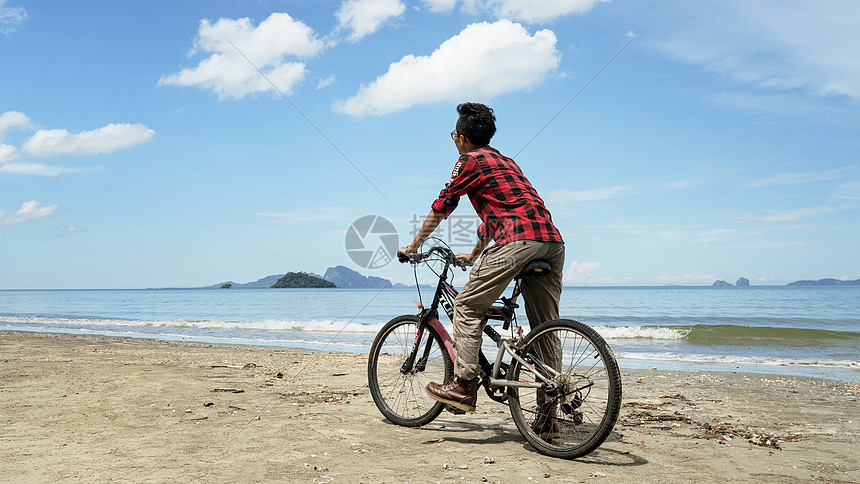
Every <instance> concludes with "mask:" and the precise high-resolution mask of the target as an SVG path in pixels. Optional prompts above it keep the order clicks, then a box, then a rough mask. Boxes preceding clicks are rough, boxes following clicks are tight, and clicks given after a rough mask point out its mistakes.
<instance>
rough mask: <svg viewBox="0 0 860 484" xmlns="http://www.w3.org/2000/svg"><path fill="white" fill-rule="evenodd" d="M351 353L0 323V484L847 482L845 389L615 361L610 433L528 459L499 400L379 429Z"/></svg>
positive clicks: (855, 393)
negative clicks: (615, 416) (570, 449)
mask: <svg viewBox="0 0 860 484" xmlns="http://www.w3.org/2000/svg"><path fill="white" fill-rule="evenodd" d="M366 363H367V357H366V356H365V355H352V354H340V353H318V352H311V351H306V350H298V349H289V348H280V347H256V346H225V345H206V344H193V343H176V342H162V341H154V340H140V339H123V338H107V337H95V336H72V335H59V334H35V333H33V334H30V333H18V332H0V424H2V426H0V429H2V430H0V481H3V482H56V481H60V482H119V481H121V482H186V481H191V480H194V481H198V482H243V483H245V482H273V481H275V482H278V481H279V482H309V483H313V482H320V483H321V482H334V483H337V482H344V483H359V482H365V483H376V482H401V483H402V482H412V483H423V482H504V483H508V482H530V481H537V482H547V483H549V482H635V483H640V484H642V483H653V482H660V483H674V482H693V481H697V482H757V483H758V482H769V483H772V482H775V483H794V482H855V483H856V482H860V403H858V399H860V383H858V382H857V381H854V382H836V381H830V380H813V379H808V378H792V377H786V376H784V375H783V376H775V375H763V374H741V373H716V372H709V373H696V372H675V371H657V370H622V373H623V376H624V405H623V407H622V409H621V416H620V419H619V422H618V424H617V425H616V427H615V431H614V432H613V434H612V435H611V436H610V437H609V439H608V441H607V442H606V443H605V444H604V445H603V446H602V447H601V448H600V449H598V450H597V451H595V452H593V453H592V454H590V455H588V456H586V457H583V458H580V459H577V460H573V461H569V460H560V459H554V458H550V457H546V456H543V455H541V454H539V453H537V452H536V451H535V450H534V449H532V448H531V447H530V446H529V445H528V444H527V443H526V442H525V440H524V439H523V438H522V436H521V435H520V434H519V432H518V431H517V430H516V427H515V426H514V423H513V421H512V420H511V418H510V414H509V412H508V408H507V407H506V406H504V405H501V404H498V403H495V402H493V401H491V400H490V399H489V398H487V397H486V395H483V394H479V397H478V412H476V413H474V414H469V415H461V416H455V415H452V414H449V413H443V414H442V415H441V416H440V417H439V418H438V419H437V420H436V421H434V422H432V423H431V424H430V425H428V426H427V427H424V428H421V429H408V428H403V427H398V426H396V425H392V424H390V423H389V422H387V421H386V420H385V419H384V418H383V417H382V416H381V414H380V413H379V412H378V410H377V409H376V407H375V405H374V404H373V402H372V400H371V398H370V394H369V391H368V388H367V380H366Z"/></svg>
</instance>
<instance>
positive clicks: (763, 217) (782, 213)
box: [749, 206, 856, 222]
mask: <svg viewBox="0 0 860 484" xmlns="http://www.w3.org/2000/svg"><path fill="white" fill-rule="evenodd" d="M852 209H856V207H851V206H841V207H836V206H832V207H829V206H821V207H807V208H795V209H788V210H766V211H765V212H764V213H762V214H759V215H751V216H749V218H750V219H752V220H760V221H762V222H795V221H797V220H801V219H805V218H809V217H814V216H816V215H828V214H831V213H836V212H841V211H843V210H852Z"/></svg>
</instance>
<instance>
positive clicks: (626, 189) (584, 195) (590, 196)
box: [546, 185, 636, 203]
mask: <svg viewBox="0 0 860 484" xmlns="http://www.w3.org/2000/svg"><path fill="white" fill-rule="evenodd" d="M635 191H636V189H635V188H634V187H631V186H629V185H616V186H612V187H601V188H592V189H590V190H567V191H561V190H555V191H548V192H547V194H546V198H547V200H548V201H552V202H555V203H581V202H596V201H599V200H611V199H613V198H620V197H623V196H627V195H630V194H632V193H634V192H635Z"/></svg>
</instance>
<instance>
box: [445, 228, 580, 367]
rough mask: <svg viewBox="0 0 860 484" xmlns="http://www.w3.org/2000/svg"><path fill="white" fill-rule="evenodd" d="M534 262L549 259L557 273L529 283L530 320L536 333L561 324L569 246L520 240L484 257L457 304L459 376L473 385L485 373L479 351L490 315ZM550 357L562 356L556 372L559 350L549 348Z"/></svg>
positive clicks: (525, 287) (525, 285)
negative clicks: (560, 302) (547, 324)
mask: <svg viewBox="0 0 860 484" xmlns="http://www.w3.org/2000/svg"><path fill="white" fill-rule="evenodd" d="M533 259H546V260H547V261H549V263H550V264H551V265H552V273H551V274H545V275H540V276H533V277H527V278H526V279H525V280H524V281H523V299H524V300H525V304H526V316H527V317H528V319H529V325H530V326H532V327H535V326H537V325H538V324H540V323H542V322H544V321H550V320H553V319H558V300H559V298H560V297H561V273H562V270H563V268H564V244H563V243H561V242H538V241H534V240H518V241H515V242H509V243H507V244H502V245H499V246H494V247H491V248H490V249H488V250H487V251H485V252H484V254H483V255H482V256H481V259H480V260H479V261H478V264H477V265H476V266H475V267H474V268H473V269H472V272H471V273H470V274H469V282H467V283H466V285H465V286H464V287H463V290H462V291H461V292H460V294H458V295H457V297H456V299H454V354H455V358H456V359H455V365H454V374H455V375H456V376H457V377H458V378H460V379H463V380H471V379H473V378H475V377H477V376H478V375H479V373H480V367H479V365H478V350H479V349H480V348H481V339H482V338H481V334H482V333H481V330H482V324H481V323H482V322H483V320H484V315H485V314H486V312H487V309H489V308H490V306H492V304H493V303H494V302H495V301H496V299H498V298H499V296H501V295H502V293H503V292H504V291H505V289H506V288H507V287H508V285H509V284H510V283H511V281H512V280H513V279H514V277H515V276H516V275H517V274H518V273H519V272H520V271H521V270H523V268H524V267H525V266H526V264H527V263H528V262H529V261H531V260H533ZM547 344H548V347H547V348H546V351H548V352H549V353H550V354H553V353H556V355H555V357H553V358H551V360H554V361H551V362H548V363H550V364H551V365H552V366H555V367H556V369H558V367H560V364H561V358H560V355H558V354H557V353H558V350H557V349H556V346H557V345H552V344H551V342H549V343H547Z"/></svg>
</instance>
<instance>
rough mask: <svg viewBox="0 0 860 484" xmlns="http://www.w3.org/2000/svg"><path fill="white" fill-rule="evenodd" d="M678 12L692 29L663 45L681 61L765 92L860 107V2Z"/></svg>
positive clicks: (716, 5) (766, 1)
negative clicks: (853, 102)
mask: <svg viewBox="0 0 860 484" xmlns="http://www.w3.org/2000/svg"><path fill="white" fill-rule="evenodd" d="M673 11H674V16H673V18H683V20H684V21H683V22H673V24H672V26H671V27H667V28H668V29H669V32H670V34H669V35H668V36H666V37H665V39H664V40H662V41H659V42H657V43H656V46H657V47H658V49H660V50H662V51H664V52H666V53H668V54H670V55H671V56H673V57H676V58H678V59H680V60H682V61H684V62H688V63H691V64H695V65H699V66H701V67H703V68H704V69H706V70H709V71H712V72H715V73H718V74H720V75H722V76H725V77H726V78H728V79H731V80H732V81H734V82H736V83H739V84H747V85H752V86H756V87H758V88H761V89H765V90H777V91H780V90H792V89H803V90H806V91H808V92H811V93H813V94H815V95H817V96H834V95H841V96H848V97H851V98H854V99H860V63H858V62H857V59H858V58H860V42H858V36H857V33H856V32H857V25H860V2H856V1H854V0H834V1H830V2H827V4H826V5H825V4H819V3H816V2H807V1H801V0H793V1H785V0H760V1H756V2H744V1H729V2H726V1H722V0H720V1H716V0H710V1H700V2H686V3H679V4H677V5H675V6H673ZM669 20H672V19H669ZM678 26H680V27H678Z"/></svg>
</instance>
